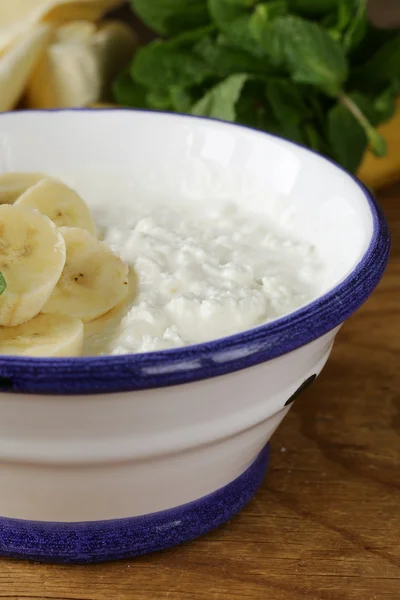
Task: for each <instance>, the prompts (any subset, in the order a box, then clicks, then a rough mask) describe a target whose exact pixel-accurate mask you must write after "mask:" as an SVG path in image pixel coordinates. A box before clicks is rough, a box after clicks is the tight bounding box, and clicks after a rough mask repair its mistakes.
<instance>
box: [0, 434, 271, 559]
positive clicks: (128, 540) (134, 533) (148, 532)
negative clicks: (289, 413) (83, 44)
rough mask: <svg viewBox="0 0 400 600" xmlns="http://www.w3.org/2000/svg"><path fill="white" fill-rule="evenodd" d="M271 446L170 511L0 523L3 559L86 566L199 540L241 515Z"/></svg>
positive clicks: (252, 492) (9, 520)
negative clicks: (227, 478)
mask: <svg viewBox="0 0 400 600" xmlns="http://www.w3.org/2000/svg"><path fill="white" fill-rule="evenodd" d="M268 462H269V444H267V446H265V448H264V449H263V450H262V452H261V453H260V454H259V456H258V458H257V459H256V461H255V462H254V463H253V464H252V465H251V466H250V467H249V468H248V469H247V470H246V471H245V472H244V473H243V474H242V475H240V476H239V477H238V478H237V479H235V480H234V481H232V482H231V483H229V484H228V485H227V486H225V487H223V488H220V489H219V490H217V491H216V492H213V493H212V494H209V495H207V496H204V497H203V498H200V499H199V500H195V501H193V502H189V503H188V504H183V505H181V506H177V507H176V508H171V509H169V510H165V511H161V512H157V513H152V514H149V515H143V516H140V517H131V518H126V519H114V520H107V521H88V522H82V523H55V522H42V521H25V520H20V519H8V518H4V517H0V555H1V556H3V557H8V558H18V559H27V560H35V561H39V562H50V563H64V564H68V563H69V564H85V563H96V562H104V561H110V560H119V559H123V558H133V557H134V556H140V555H141V554H148V553H151V552H155V551H157V550H164V549H166V548H170V547H172V546H176V545H178V544H181V543H183V542H187V541H189V540H192V539H194V538H197V537H199V536H201V535H203V534H205V533H207V532H208V531H211V530H212V529H214V528H215V527H218V526H219V525H222V523H225V522H226V521H228V520H229V519H231V518H232V517H233V516H234V515H235V514H236V513H238V512H239V511H240V510H241V509H242V508H243V507H244V506H245V505H246V504H247V503H248V502H249V500H250V499H251V498H252V497H253V495H254V494H255V492H256V491H257V489H258V487H259V486H260V484H261V482H262V480H263V478H264V475H265V472H266V469H267V466H268Z"/></svg>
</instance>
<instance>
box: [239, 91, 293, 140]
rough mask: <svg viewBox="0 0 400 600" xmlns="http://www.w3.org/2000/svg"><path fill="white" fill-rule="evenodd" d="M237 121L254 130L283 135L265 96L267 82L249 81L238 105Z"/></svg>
mask: <svg viewBox="0 0 400 600" xmlns="http://www.w3.org/2000/svg"><path fill="white" fill-rule="evenodd" d="M235 110H236V121H237V122H238V123H240V124H242V125H246V126H247V127H252V128H253V129H261V130H262V131H267V132H269V133H273V134H275V135H282V133H283V132H282V127H281V125H280V123H279V122H278V121H277V119H276V118H275V117H274V114H273V112H272V110H271V107H270V106H269V104H268V101H267V99H266V96H265V81H263V80H257V79H249V80H248V81H246V83H245V84H244V86H243V89H242V92H241V94H240V97H239V99H238V101H237V103H236V107H235Z"/></svg>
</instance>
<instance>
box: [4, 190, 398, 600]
mask: <svg viewBox="0 0 400 600" xmlns="http://www.w3.org/2000/svg"><path fill="white" fill-rule="evenodd" d="M381 200H382V203H383V206H384V208H385V210H386V213H387V216H388V219H389V222H390V224H391V229H392V235H393V251H392V259H391V265H390V267H389V269H388V271H387V274H386V276H385V278H384V280H383V282H382V283H381V285H380V287H379V288H378V290H377V292H376V293H375V294H374V295H373V297H372V298H371V299H370V300H369V302H368V303H367V304H366V306H365V307H364V308H363V309H362V310H361V311H359V312H358V314H357V315H355V316H354V317H353V318H352V319H350V321H349V322H348V324H347V325H346V326H345V328H344V329H343V330H342V332H341V334H340V335H339V338H338V340H337V343H336V346H335V349H334V351H333V354H332V357H331V359H330V361H329V362H328V366H327V367H326V368H325V370H324V372H323V374H322V375H321V377H320V378H319V379H318V382H316V383H315V385H314V386H312V388H310V390H309V391H307V392H306V393H305V394H304V396H303V397H302V398H301V399H300V400H299V401H298V402H297V403H296V405H295V407H294V408H293V409H292V411H291V412H290V413H289V415H288V416H287V417H286V419H285V421H284V424H283V425H282V426H281V428H280V429H279V431H278V432H277V433H276V435H275V436H274V438H273V444H272V462H271V468H270V471H269V474H268V476H267V478H266V480H265V482H264V485H263V487H262V489H261V490H260V491H259V493H258V494H257V496H256V498H255V499H254V500H253V501H252V502H251V503H250V505H249V506H248V507H247V508H246V509H245V510H244V511H243V512H242V514H240V515H239V516H238V517H236V518H235V519H233V521H232V522H231V523H229V524H228V525H226V526H224V527H221V528H220V529H219V530H217V531H215V532H213V533H211V534H210V535H208V536H206V537H204V538H202V539H200V540H197V541H195V542H193V543H190V544H186V545H185V546H182V547H180V548H175V549H172V550H169V551H166V552H162V553H159V554H155V555H153V556H151V557H144V558H141V559H138V560H134V561H125V562H120V563H116V564H104V565H96V566H93V567H57V566H45V565H39V564H28V563H24V562H13V561H1V562H0V599H2V600H4V599H7V600H11V599H12V600H20V599H21V600H22V599H24V600H42V599H50V598H51V599H53V600H67V599H68V600H167V599H168V600H304V599H309V600H375V599H376V600H389V599H393V600H399V599H400V369H399V367H400V307H399V301H400V186H398V187H397V188H392V189H391V190H388V191H387V192H386V193H384V194H381Z"/></svg>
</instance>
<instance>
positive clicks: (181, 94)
mask: <svg viewBox="0 0 400 600" xmlns="http://www.w3.org/2000/svg"><path fill="white" fill-rule="evenodd" d="M169 97H170V102H171V105H172V108H173V110H174V111H175V112H180V113H187V112H190V108H191V106H192V105H193V97H192V94H191V93H190V92H189V90H188V89H186V88H183V87H179V86H177V85H173V86H171V87H170V89H169Z"/></svg>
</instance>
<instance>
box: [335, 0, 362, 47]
mask: <svg viewBox="0 0 400 600" xmlns="http://www.w3.org/2000/svg"><path fill="white" fill-rule="evenodd" d="M340 19H342V24H343V42H342V43H343V47H344V48H345V50H346V52H350V51H352V50H354V48H356V47H357V46H358V45H359V44H360V43H361V42H362V40H363V39H364V37H365V34H366V32H367V27H368V17H367V0H339V22H340Z"/></svg>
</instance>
